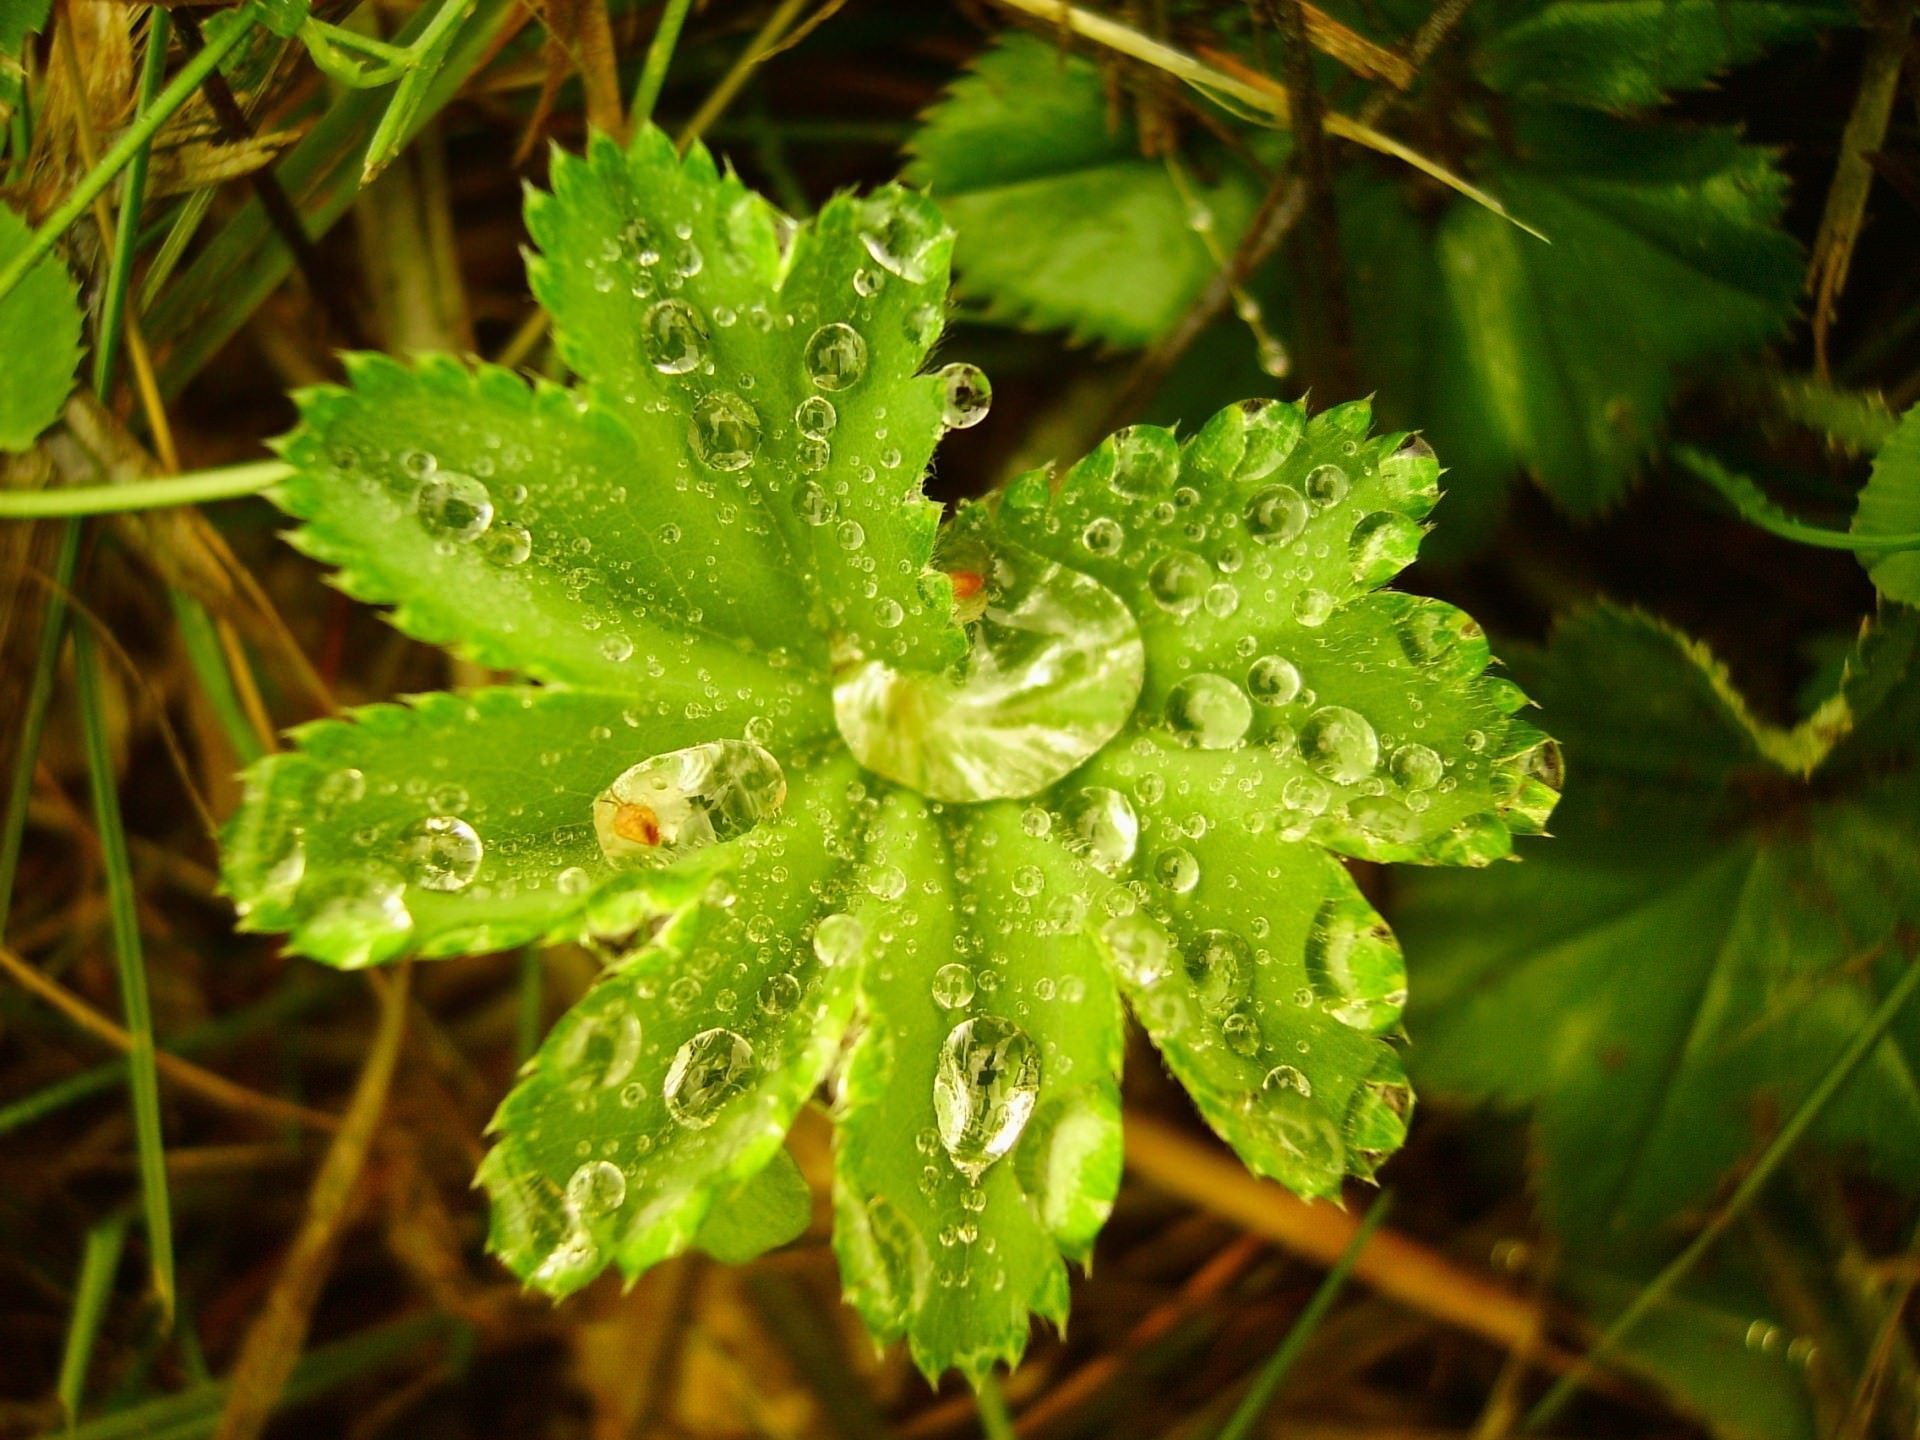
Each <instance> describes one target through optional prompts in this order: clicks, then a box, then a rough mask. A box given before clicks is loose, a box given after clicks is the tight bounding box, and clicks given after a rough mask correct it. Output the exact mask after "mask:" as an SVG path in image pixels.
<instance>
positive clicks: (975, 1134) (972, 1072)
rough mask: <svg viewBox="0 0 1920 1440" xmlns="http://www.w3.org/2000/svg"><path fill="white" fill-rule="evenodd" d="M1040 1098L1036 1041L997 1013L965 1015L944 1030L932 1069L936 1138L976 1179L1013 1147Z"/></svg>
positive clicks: (965, 1172) (955, 1160)
mask: <svg viewBox="0 0 1920 1440" xmlns="http://www.w3.org/2000/svg"><path fill="white" fill-rule="evenodd" d="M1039 1098H1040V1047H1039V1046H1038V1045H1036V1044H1035V1043H1034V1041H1033V1037H1032V1036H1030V1035H1028V1034H1027V1032H1026V1031H1025V1030H1022V1029H1021V1028H1020V1027H1019V1026H1018V1025H1016V1024H1014V1023H1013V1022H1012V1021H1011V1020H1004V1019H1002V1018H1000V1017H999V1016H997V1015H978V1016H975V1017H974V1018H973V1019H971V1020H963V1021H961V1022H960V1023H959V1024H958V1025H956V1026H954V1027H953V1029H952V1030H951V1031H949V1032H948V1034H947V1038H946V1041H945V1043H943V1044H942V1045H941V1047H940V1059H939V1064H938V1067H937V1069H936V1070H935V1073H934V1081H933V1109H934V1117H935V1122H936V1124H937V1126H938V1129H939V1132H940V1143H941V1145H942V1146H943V1147H944V1148H945V1149H946V1152H947V1155H948V1157H949V1158H950V1159H951V1160H952V1161H953V1163H954V1166H955V1167H956V1168H957V1169H959V1170H960V1171H961V1172H962V1173H963V1174H965V1175H966V1176H967V1177H968V1178H969V1179H973V1180H977V1179H979V1177H980V1176H981V1175H982V1174H984V1173H985V1172H986V1170H987V1168H988V1167H989V1166H991V1165H992V1164H993V1163H994V1161H996V1160H998V1159H1000V1158H1001V1157H1002V1156H1004V1155H1005V1154H1007V1152H1008V1151H1010V1150H1012V1149H1013V1147H1014V1145H1015V1144H1016V1143H1018V1141H1019V1139H1020V1132H1021V1131H1023V1130H1025V1129H1026V1127H1027V1121H1028V1120H1029V1119H1031V1118H1032V1116H1033V1107H1034V1105H1035V1103H1036V1102H1037V1101H1038V1100H1039Z"/></svg>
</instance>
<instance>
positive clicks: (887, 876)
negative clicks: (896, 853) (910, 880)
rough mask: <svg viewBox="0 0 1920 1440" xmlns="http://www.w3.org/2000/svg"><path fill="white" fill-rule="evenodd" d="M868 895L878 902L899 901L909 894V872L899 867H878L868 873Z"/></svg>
mask: <svg viewBox="0 0 1920 1440" xmlns="http://www.w3.org/2000/svg"><path fill="white" fill-rule="evenodd" d="M867 893H868V894H869V895H871V896H873V898H874V899H876V900H898V899H899V898H900V897H901V896H902V895H904V894H906V893H907V872H906V871H904V870H902V869H901V868H900V867H899V866H898V865H884V864H882V865H876V866H874V867H873V868H872V869H871V870H869V871H868V872H867Z"/></svg>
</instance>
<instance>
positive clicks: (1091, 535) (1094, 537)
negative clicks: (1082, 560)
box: [1080, 515, 1127, 559]
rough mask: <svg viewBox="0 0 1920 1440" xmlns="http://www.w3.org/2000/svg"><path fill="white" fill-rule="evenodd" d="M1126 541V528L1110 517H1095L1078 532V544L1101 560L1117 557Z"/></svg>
mask: <svg viewBox="0 0 1920 1440" xmlns="http://www.w3.org/2000/svg"><path fill="white" fill-rule="evenodd" d="M1126 540H1127V532H1126V528H1125V527H1124V526H1122V525H1121V523H1120V522H1119V521H1118V520H1115V519H1114V518H1113V517H1112V516H1110V515H1096V516H1095V517H1094V518H1093V519H1091V520H1089V521H1088V522H1087V528H1086V529H1084V530H1082V531H1081V532H1080V543H1081V544H1082V545H1084V546H1086V547H1087V553H1088V554H1090V555H1098V556H1100V557H1101V558H1102V559H1104V558H1106V557H1107V556H1109V555H1118V554H1119V553H1120V547H1121V546H1122V545H1124V544H1125V543H1126Z"/></svg>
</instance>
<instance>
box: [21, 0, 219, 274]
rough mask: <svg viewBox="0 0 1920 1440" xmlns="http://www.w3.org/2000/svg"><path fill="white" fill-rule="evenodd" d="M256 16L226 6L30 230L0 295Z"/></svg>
mask: <svg viewBox="0 0 1920 1440" xmlns="http://www.w3.org/2000/svg"><path fill="white" fill-rule="evenodd" d="M256 16H257V11H256V9H255V7H254V6H253V5H252V4H249V5H246V6H244V7H243V8H241V9H239V10H229V11H226V12H225V13H223V14H221V15H220V16H218V17H216V18H215V19H214V20H213V21H212V22H211V23H210V24H209V25H208V26H207V30H208V40H207V45H206V48H205V49H204V50H202V51H201V52H200V53H199V54H198V55H195V56H194V57H193V58H192V59H191V60H189V61H188V62H187V63H186V64H185V65H183V66H181V68H180V72H179V73H178V74H177V75H175V76H174V77H173V79H172V80H171V81H169V82H168V83H167V88H166V89H164V90H162V91H161V92H160V94H159V96H158V98H156V99H155V100H154V102H153V104H152V105H150V106H148V107H147V109H146V110H144V111H143V112H141V114H140V116H139V118H138V119H136V120H135V121H134V122H133V123H132V124H131V125H129V126H128V127H127V128H126V129H125V130H124V131H122V132H121V134H120V138H119V139H118V140H116V141H114V143H113V147H112V148H111V149H110V150H108V151H107V153H106V154H105V155H102V156H101V157H100V163H99V164H97V165H95V166H94V167H93V168H92V169H90V170H89V171H87V173H86V174H85V175H84V176H82V177H81V179H80V183H79V184H78V185H76V186H75V187H74V188H73V192H72V193H71V194H69V195H68V196H67V198H66V199H65V200H62V201H61V202H60V204H59V205H58V206H57V207H56V208H55V209H54V212H53V213H52V214H51V215H49V216H48V217H47V218H46V219H45V220H44V221H43V222H41V225H40V228H39V229H37V230H35V231H34V232H33V238H32V239H31V240H30V241H28V242H27V247H26V248H25V249H24V250H22V251H21V252H20V253H19V254H18V255H16V256H14V258H13V260H12V261H11V262H10V263H9V264H8V265H7V266H6V267H5V268H4V269H0V300H4V299H6V298H7V296H9V295H11V294H12V293H13V292H14V289H15V288H16V287H17V286H18V285H19V284H20V282H21V281H22V280H23V279H25V278H26V274H27V272H28V271H29V270H31V269H32V268H33V267H34V266H35V265H37V264H39V263H40V262H41V261H42V260H44V259H45V258H46V257H47V254H48V253H49V252H50V251H51V250H52V249H53V246H54V242H55V241H57V240H58V239H59V238H60V237H61V236H62V235H64V234H66V233H67V230H68V228H69V227H70V226H72V224H73V222H74V221H76V220H78V219H79V218H80V217H81V216H82V215H84V214H85V213H86V211H87V207H88V206H90V205H92V204H93V201H94V197H96V196H97V195H99V194H100V193H101V192H102V191H104V190H105V189H106V188H107V186H109V185H111V184H112V183H113V181H114V177H115V176H117V175H118V174H119V173H120V172H121V171H122V170H125V169H126V168H127V166H129V165H131V164H132V163H133V160H134V157H135V156H137V155H138V154H140V152H141V151H142V150H144V149H145V148H146V146H147V142H148V141H150V140H152V139H153V137H154V136H155V135H156V134H158V133H159V130H160V127H161V126H162V125H164V124H166V122H167V121H168V120H169V119H170V118H171V117H172V115H173V112H174V111H176V110H178V109H179V108H180V107H181V106H182V105H184V104H186V103H187V99H188V97H189V96H191V95H192V94H193V92H194V91H195V90H197V89H199V88H200V82H201V81H202V80H204V79H206V78H207V76H209V75H211V74H212V73H213V72H214V71H215V70H217V69H219V67H220V62H221V61H222V60H225V59H226V58H227V56H228V55H230V54H232V53H233V51H234V50H235V48H236V47H238V45H239V44H240V42H241V41H242V40H244V39H245V38H246V37H247V35H248V34H249V33H250V32H251V31H252V29H253V26H254V22H255V19H256Z"/></svg>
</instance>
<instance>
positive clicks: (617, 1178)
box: [566, 1160, 627, 1219]
mask: <svg viewBox="0 0 1920 1440" xmlns="http://www.w3.org/2000/svg"><path fill="white" fill-rule="evenodd" d="M626 1199H627V1177H626V1175H625V1174H624V1173H623V1172H622V1171H621V1169H620V1167H619V1166H618V1165H615V1164H613V1163H612V1162H611V1161H607V1160H589V1161H588V1162H587V1163H586V1164H584V1165H582V1166H581V1167H580V1168H579V1169H578V1170H576V1171H574V1172H573V1174H572V1175H571V1176H569V1177H568V1179H567V1199H566V1205H567V1211H568V1213H569V1214H572V1215H576V1216H579V1217H580V1218H582V1219H591V1218H594V1217H597V1216H601V1215H611V1214H612V1213H613V1212H614V1211H616V1210H618V1209H619V1208H620V1207H621V1206H622V1205H623V1204H625V1203H626Z"/></svg>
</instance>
